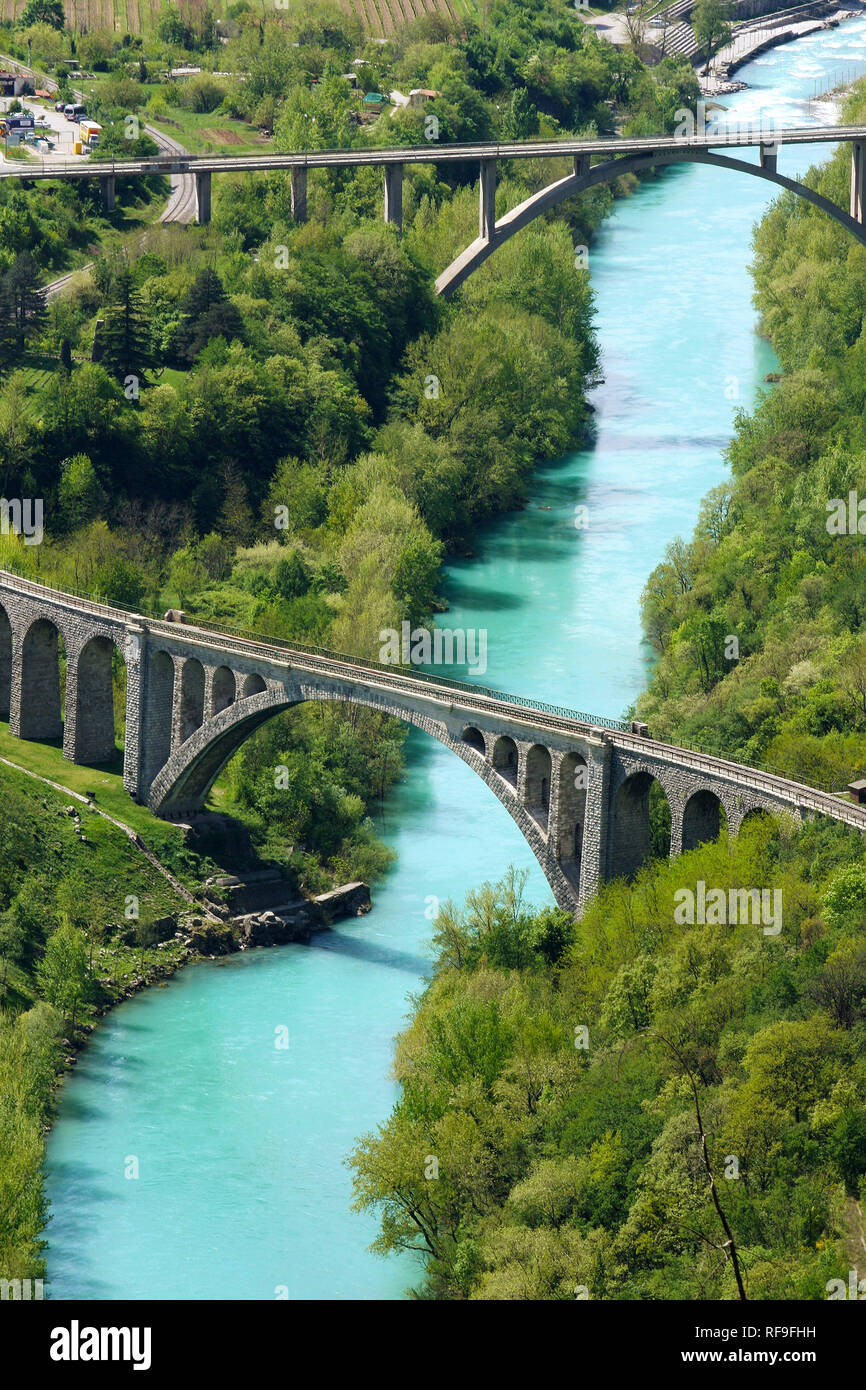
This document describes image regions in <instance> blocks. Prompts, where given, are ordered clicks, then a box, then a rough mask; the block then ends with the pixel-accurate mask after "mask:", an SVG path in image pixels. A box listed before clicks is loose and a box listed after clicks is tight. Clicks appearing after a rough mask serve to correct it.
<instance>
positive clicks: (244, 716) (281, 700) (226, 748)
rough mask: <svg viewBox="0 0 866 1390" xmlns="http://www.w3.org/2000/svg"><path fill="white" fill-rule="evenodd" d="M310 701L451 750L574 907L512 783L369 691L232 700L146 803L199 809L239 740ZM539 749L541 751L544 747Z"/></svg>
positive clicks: (159, 809) (179, 812) (179, 753)
mask: <svg viewBox="0 0 866 1390" xmlns="http://www.w3.org/2000/svg"><path fill="white" fill-rule="evenodd" d="M310 700H337V701H339V702H341V703H343V702H345V703H347V704H348V703H352V704H359V705H367V706H369V707H370V708H372V709H377V710H379V711H380V712H384V713H387V714H390V715H392V716H393V717H394V718H396V719H403V720H405V721H406V723H409V724H412V725H414V726H415V728H418V729H421V730H422V731H423V732H424V733H426V734H429V735H430V736H431V738H435V739H437V740H438V741H439V742H440V743H442V744H444V745H445V747H446V748H449V749H450V750H451V751H452V752H453V753H456V755H457V756H458V757H459V758H462V759H463V761H464V762H465V763H467V764H468V766H469V767H471V768H472V770H473V771H474V772H475V773H477V774H478V776H479V777H480V778H481V779H482V781H483V782H485V783H486V784H487V786H488V787H489V788H490V790H491V791H492V792H493V794H494V796H496V798H497V799H498V800H499V801H501V803H502V805H503V806H504V807H505V809H506V810H507V811H508V814H509V815H510V816H511V818H512V820H513V821H514V822H515V824H516V825H517V828H518V829H519V830H520V832H521V834H522V835H523V837H524V839H525V840H526V841H527V843H528V844H529V847H530V849H531V850H532V852H533V854H534V855H535V857H536V859H537V860H538V862H539V864H540V865H541V868H542V870H543V871H544V873H545V876H546V877H547V880H548V882H549V884H550V886H551V889H552V891H553V894H554V897H555V898H556V901H557V902H558V903H559V905H560V906H561V907H565V908H567V909H569V910H571V911H574V910H575V909H576V908H577V893H576V892H575V889H574V887H573V885H572V883H571V882H570V881H569V879H568V878H567V876H566V875H565V874H564V873H563V872H562V870H561V869H560V867H559V865H557V864H556V862H555V858H554V856H553V855H552V853H551V851H550V847H549V845H548V841H547V837H546V835H545V834H544V831H543V828H542V826H541V825H540V824H539V823H538V821H537V819H536V818H534V817H533V816H532V815H531V814H530V813H529V811H528V810H527V808H526V807H525V806H524V805H523V804H521V801H520V800H519V799H518V796H517V794H516V788H515V787H514V785H513V784H511V783H510V782H508V781H507V780H505V779H504V778H503V777H501V776H500V774H499V772H498V771H496V770H495V769H494V767H493V765H492V763H491V762H489V761H488V760H487V759H486V758H481V757H479V754H478V750H477V749H476V748H474V747H473V746H472V744H471V743H464V742H463V739H462V737H461V734H460V733H458V734H456V735H452V734H450V733H449V731H448V729H447V727H446V726H445V724H444V723H440V722H439V721H438V720H435V719H431V718H430V717H429V716H428V715H425V714H421V713H418V712H417V711H415V710H413V709H411V708H405V709H404V708H400V707H397V706H395V707H393V708H389V707H387V706H384V705H383V703H382V700H381V697H379V696H377V695H375V694H371V696H370V698H369V699H366V698H364V697H363V696H362V695H361V694H360V693H359V692H358V691H353V693H352V699H351V700H349V699H348V698H347V697H345V696H343V695H340V694H338V693H336V692H333V691H329V690H327V689H325V688H323V689H318V688H310V689H309V691H305V690H300V691H296V692H294V693H289V692H287V691H286V690H285V689H284V688H280V689H268V690H264V691H260V692H257V693H256V694H253V695H250V696H247V697H246V698H245V699H242V700H238V701H236V702H235V704H233V705H231V706H229V708H227V709H225V710H223V711H222V712H221V713H220V714H218V715H216V716H215V717H214V718H213V719H210V720H208V721H207V723H206V724H205V725H203V726H202V727H201V728H200V729H198V730H196V732H195V733H193V734H191V735H190V737H189V738H188V739H187V740H186V742H185V743H184V744H182V745H181V746H180V747H177V748H175V751H174V752H173V753H172V755H171V757H170V758H169V760H168V762H167V763H166V765H165V766H164V767H163V768H162V769H161V771H160V772H158V773H157V775H156V777H155V778H154V780H153V783H152V784H151V786H150V789H149V792H148V795H147V803H148V805H149V806H150V808H151V810H152V811H154V812H155V813H156V814H157V815H159V816H163V817H166V818H170V819H182V818H184V817H187V816H192V815H195V814H196V813H197V812H199V811H201V810H202V809H203V807H204V803H205V800H206V798H207V794H208V792H209V791H210V788H211V787H212V786H213V783H214V782H215V781H216V778H217V777H218V775H219V773H220V772H221V771H222V769H223V767H225V765H226V763H227V762H228V761H229V759H230V758H232V757H233V756H234V754H235V753H236V752H237V751H238V749H239V748H240V747H241V746H242V744H243V743H245V742H246V740H247V739H248V738H249V737H250V736H251V735H252V734H254V733H255V732H256V730H257V729H260V728H261V727H262V725H263V724H266V723H267V721H268V720H269V719H273V718H274V716H275V715H277V714H281V713H283V712H284V711H285V710H288V709H292V708H293V707H294V706H295V705H299V704H303V703H305V702H307V701H310ZM461 733H462V731H461ZM544 751H545V752H547V749H545V750H544ZM548 757H549V754H548Z"/></svg>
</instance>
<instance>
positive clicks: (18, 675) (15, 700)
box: [10, 614, 66, 740]
mask: <svg viewBox="0 0 866 1390" xmlns="http://www.w3.org/2000/svg"><path fill="white" fill-rule="evenodd" d="M61 646H62V648H63V651H64V652H65V650H66V643H65V641H64V638H63V633H62V631H61V628H60V626H59V624H58V623H56V622H55V621H54V618H53V616H52V617H47V616H42V615H41V614H38V615H34V616H33V618H32V620H31V621H30V623H29V624H28V625H27V626H26V627H25V628H24V631H23V633H22V634H21V637H20V641H19V642H18V643H17V644H16V647H15V648H13V680H12V709H11V717H10V732H11V733H13V734H16V735H17V737H18V738H24V739H48V740H51V739H58V738H60V737H61V735H62V733H63V710H62V705H61V698H60V661H61Z"/></svg>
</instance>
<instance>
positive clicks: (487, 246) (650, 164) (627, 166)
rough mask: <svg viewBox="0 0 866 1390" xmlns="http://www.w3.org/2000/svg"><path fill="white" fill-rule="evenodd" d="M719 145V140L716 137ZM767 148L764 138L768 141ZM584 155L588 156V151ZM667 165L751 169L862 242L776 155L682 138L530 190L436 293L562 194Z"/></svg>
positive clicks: (863, 234)
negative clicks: (782, 168)
mask: <svg viewBox="0 0 866 1390" xmlns="http://www.w3.org/2000/svg"><path fill="white" fill-rule="evenodd" d="M719 144H720V145H721V144H724V141H722V140H720V141H719ZM768 147H770V146H769V142H768ZM587 158H588V156H587ZM669 164H711V165H714V166H715V167H716V168H719V169H730V170H733V171H734V172H735V173H740V174H750V175H751V176H752V177H753V178H759V179H767V180H768V181H769V182H770V183H775V184H776V185H778V187H779V188H785V189H787V190H788V191H789V192H791V193H796V194H797V196H798V197H800V198H804V199H805V200H806V202H809V203H811V204H812V205H813V206H814V207H816V208H820V209H821V211H822V212H825V213H827V215H828V217H832V218H833V219H834V220H835V221H836V222H838V223H839V225H840V226H842V227H844V228H845V230H846V231H847V232H850V233H851V235H852V236H853V237H855V238H856V240H857V241H859V242H861V243H862V244H863V245H866V225H864V223H863V222H859V221H858V220H857V219H856V218H855V217H852V216H851V215H850V214H849V213H847V212H845V211H844V209H843V208H841V207H839V205H838V204H837V203H833V202H831V201H830V199H829V198H825V197H824V196H823V194H821V193H816V192H815V190H814V189H812V188H809V187H807V185H806V184H804V183H800V182H799V181H798V180H797V179H789V178H788V177H787V176H786V175H785V174H780V173H779V172H778V171H777V169H776V167H775V155H772V156H769V157H767V158H764V157H763V156H762V160H761V162H760V163H759V164H751V163H749V161H748V160H745V159H734V158H732V157H731V156H730V155H722V154H716V153H715V151H714V150H708V149H706V148H702V147H700V146H694V145H689V144H687V143H685V142H684V143H683V144H682V145H679V146H676V147H674V148H671V149H667V150H653V151H650V152H648V153H646V154H631V155H624V156H620V157H619V158H614V159H607V160H605V161H604V162H603V163H602V164H596V165H595V167H594V168H592V169H590V170H589V171H588V172H587V171H586V170H584V171H582V172H575V173H574V174H568V175H567V176H566V177H565V178H563V179H559V180H557V182H556V183H552V184H548V186H547V187H546V188H542V189H540V190H539V192H538V193H533V194H532V195H531V197H529V198H526V199H525V200H524V202H522V203H519V204H518V205H517V207H515V208H512V209H511V211H510V212H507V213H506V214H505V216H504V217H502V218H501V219H500V220H499V221H498V222H496V223H495V225H494V226H493V227H492V228H491V229H490V234H489V236H479V237H478V238H477V239H476V240H475V241H473V242H472V243H471V245H470V246H468V247H467V248H466V250H465V251H463V252H462V253H461V254H460V255H459V256H458V257H457V258H456V259H455V260H453V261H452V262H451V264H450V265H449V266H447V267H446V269H445V270H443V271H442V273H441V275H439V277H438V278H437V280H436V292H437V294H440V295H442V296H443V297H444V298H446V299H448V298H449V297H450V296H451V295H452V294H453V293H454V291H455V290H456V289H457V288H458V286H459V285H462V283H463V281H464V280H466V279H468V277H469V276H470V275H471V274H472V272H473V271H475V270H477V269H478V267H479V266H480V265H482V264H483V263H484V261H486V260H487V257H488V256H490V255H492V254H493V252H494V251H496V250H498V248H499V247H500V246H502V245H504V243H505V242H506V241H508V240H510V238H511V237H513V236H514V234H515V233H516V232H519V231H521V230H522V228H524V227H527V226H528V225H529V223H530V222H533V221H534V220H535V218H536V217H540V216H541V214H542V213H545V212H549V211H550V209H551V208H555V207H557V206H558V205H559V203H561V202H563V201H564V200H565V199H566V198H572V197H574V196H575V194H578V193H585V192H586V191H587V189H590V188H595V187H597V186H598V185H599V184H606V183H613V181H614V180H615V179H618V178H620V177H621V175H623V174H637V173H641V172H643V171H644V170H646V169H653V168H658V167H660V166H667V165H669Z"/></svg>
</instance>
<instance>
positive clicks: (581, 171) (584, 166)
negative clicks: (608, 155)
mask: <svg viewBox="0 0 866 1390" xmlns="http://www.w3.org/2000/svg"><path fill="white" fill-rule="evenodd" d="M590 162H591V161H590V156H589V155H588V154H576V155H575V156H574V177H575V178H576V179H585V178H586V176H587V174H588V173H589V166H590Z"/></svg>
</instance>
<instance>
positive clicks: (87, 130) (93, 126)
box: [78, 121, 102, 150]
mask: <svg viewBox="0 0 866 1390" xmlns="http://www.w3.org/2000/svg"><path fill="white" fill-rule="evenodd" d="M78 132H79V134H78V138H79V140H80V141H81V143H82V145H85V146H86V147H87V148H88V149H90V150H95V149H96V146H97V145H98V144H99V137H100V135H101V134H102V126H101V125H98V124H97V123H96V121H81V122H80V124H79V127H78Z"/></svg>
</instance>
